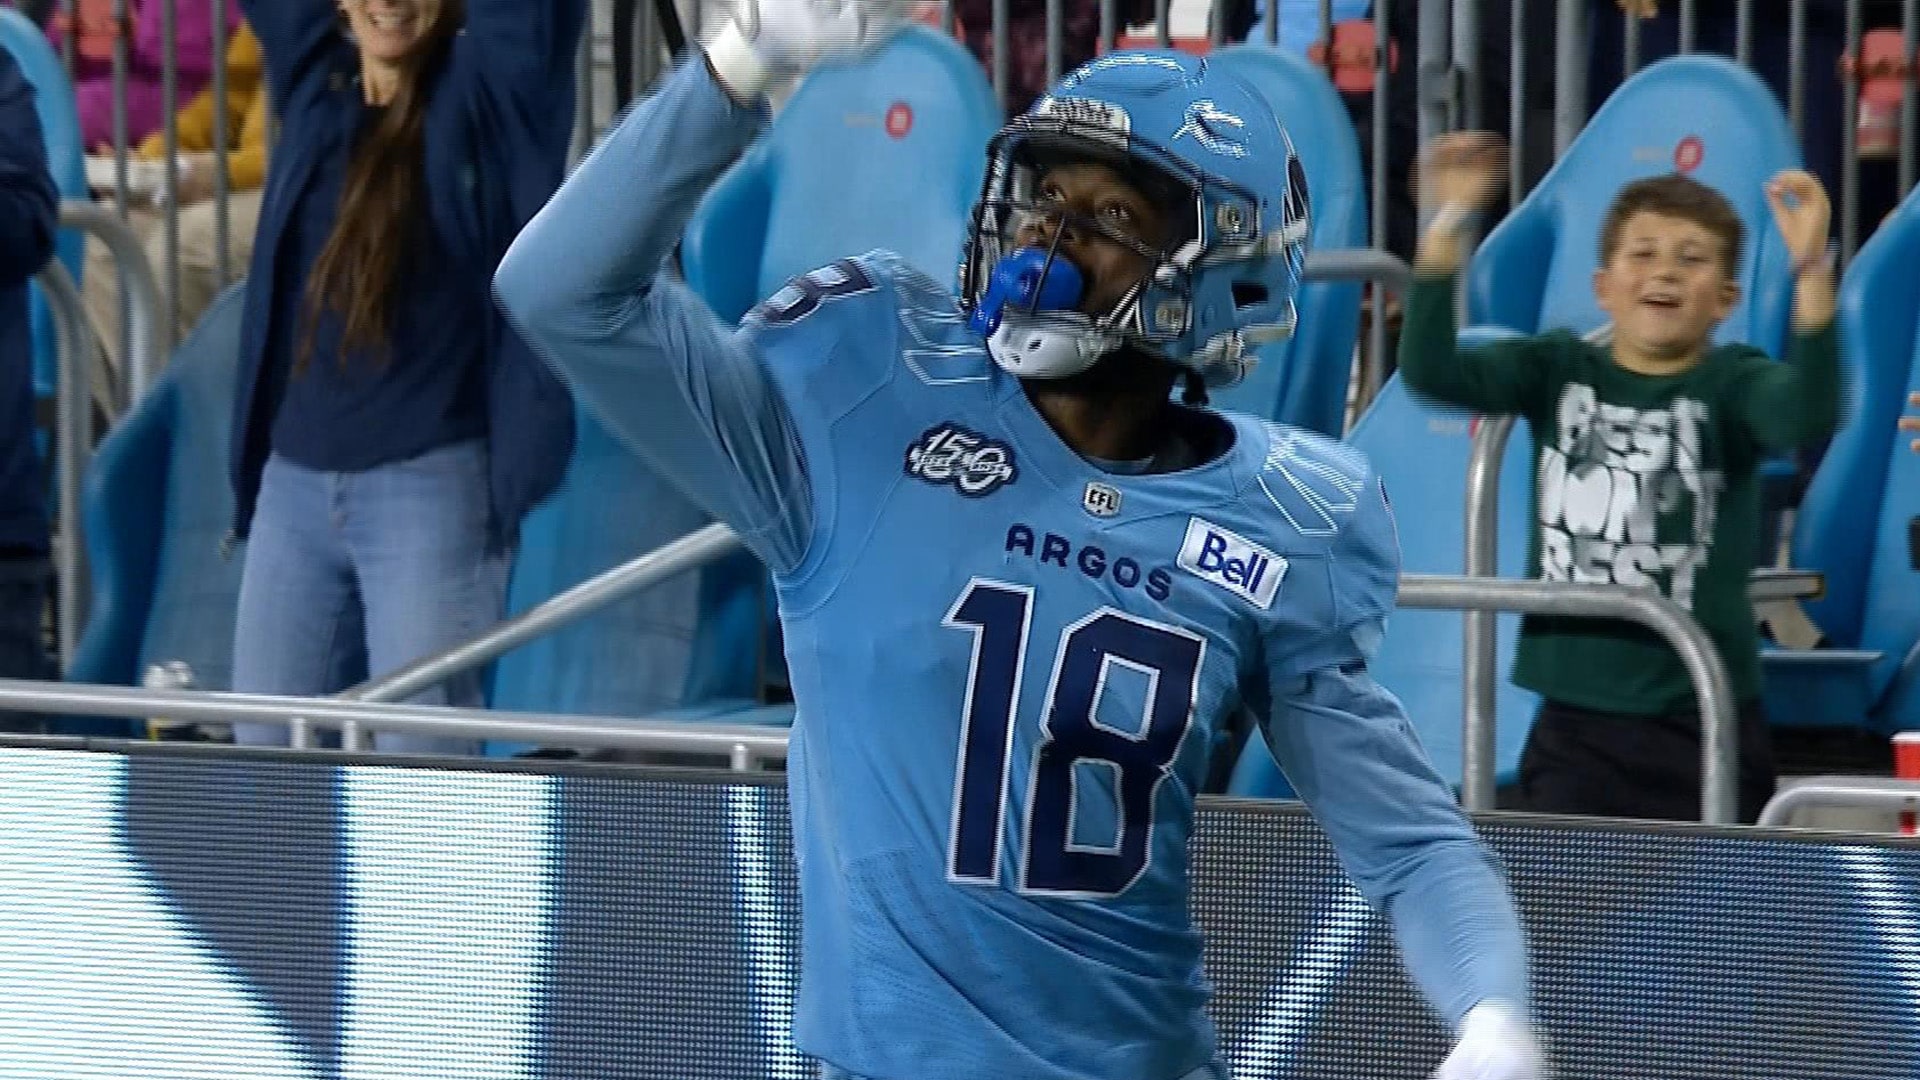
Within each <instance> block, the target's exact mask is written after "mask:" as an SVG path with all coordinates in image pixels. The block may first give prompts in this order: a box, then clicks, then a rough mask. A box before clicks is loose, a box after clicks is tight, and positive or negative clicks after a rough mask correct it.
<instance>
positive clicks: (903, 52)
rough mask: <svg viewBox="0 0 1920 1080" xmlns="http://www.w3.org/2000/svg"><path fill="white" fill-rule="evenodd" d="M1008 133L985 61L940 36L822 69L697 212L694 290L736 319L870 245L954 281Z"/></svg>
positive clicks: (690, 240) (691, 237)
mask: <svg viewBox="0 0 1920 1080" xmlns="http://www.w3.org/2000/svg"><path fill="white" fill-rule="evenodd" d="M999 126H1000V110H999V107H998V106H996V105H995V104H994V99H993V90H992V88H991V87H990V86H989V85H988V83H987V79H986V75H985V74H984V73H983V72H982V71H981V69H980V63H979V61H977V60H975V59H974V58H973V56H972V54H970V53H968V52H967V50H966V49H965V48H964V47H962V46H961V45H960V44H958V43H957V42H955V41H953V40H952V39H951V38H949V37H946V36H945V35H943V34H941V33H939V32H938V31H937V30H931V29H928V28H926V27H919V26H915V27H909V28H908V29H907V30H906V31H905V32H904V33H902V34H901V35H900V36H899V37H897V38H896V39H895V40H894V41H893V42H892V43H891V44H889V45H887V46H886V47H885V48H884V49H882V50H880V51H879V52H878V53H876V54H874V55H873V56H871V57H869V58H867V59H865V60H863V61H861V62H860V63H858V64H852V65H844V66H840V67H835V68H830V69H822V70H821V71H819V72H817V73H816V74H814V75H813V76H812V77H811V78H809V79H808V80H807V81H806V82H805V83H804V84H802V86H801V87H800V89H799V90H798V91H796V92H795V93H794V95H793V98H792V100H790V101H789V102H788V103H787V106H786V108H785V109H783V110H782V111H781V112H780V115H779V117H778V118H777V119H776V120H775V121H774V124H773V128H772V130H771V131H769V132H768V133H767V135H766V136H765V137H764V138H763V139H761V141H760V142H759V143H758V144H757V145H755V146H754V148H753V149H752V150H750V151H748V152H747V154H746V155H745V156H744V157H743V158H742V159H741V160H740V162H739V163H738V164H737V165H735V166H734V168H733V169H732V170H731V171H729V172H728V174H727V175H726V177H725V178H723V179H722V180H721V181H720V183H719V184H717V185H715V186H714V189H713V190H712V191H711V192H709V193H708V195H707V198H706V199H705V201H703V202H702V203H701V206H700V210H699V212H698V213H697V214H696V215H695V217H694V220H693V223H692V224H691V226H690V227H689V228H688V230H687V234H686V238H685V243H684V244H683V246H682V248H681V262H682V267H683V270H684V273H685V275H686V279H687V283H688V285H690V286H691V287H692V288H693V290H694V291H695V292H697V293H699V294H700V296H701V297H702V298H704V299H705V300H706V301H707V303H708V304H709V305H710V306H712V308H713V309H714V311H716V312H717V313H719V315H720V317H721V318H724V319H727V320H729V321H737V320H739V318H740V317H741V316H743V315H745V314H746V313H747V310H748V309H749V308H751V307H752V306H753V305H754V304H755V303H758V302H759V301H760V300H761V299H762V298H764V297H766V296H769V295H771V294H772V293H773V292H774V291H775V290H777V289H779V288H780V286H782V285H784V284H785V283H786V282H787V280H788V279H789V278H792V277H794V276H795V275H798V274H803V273H805V272H807V271H808V270H812V269H815V268H817V267H820V266H825V265H826V264H828V263H830V262H832V261H833V260H835V259H842V258H845V257H846V256H848V255H850V254H859V253H860V252H863V251H868V250H871V249H874V248H888V249H891V250H893V251H897V252H899V253H900V254H901V255H902V256H904V257H905V258H906V260H907V261H908V262H910V263H912V264H913V265H914V266H916V267H918V268H919V269H920V270H922V271H924V272H926V273H928V274H930V275H932V276H933V277H934V279H935V280H938V281H953V280H955V277H956V274H957V272H958V268H959V265H960V255H961V244H962V241H963V238H964V237H965V235H966V225H967V220H968V216H969V214H970V213H971V211H972V207H973V203H974V200H975V199H977V198H978V197H979V194H980V182H981V178H982V177H983V175H984V174H985V171H986V147H987V141H988V140H989V139H991V138H992V137H993V133H994V132H995V131H996V130H998V129H999Z"/></svg>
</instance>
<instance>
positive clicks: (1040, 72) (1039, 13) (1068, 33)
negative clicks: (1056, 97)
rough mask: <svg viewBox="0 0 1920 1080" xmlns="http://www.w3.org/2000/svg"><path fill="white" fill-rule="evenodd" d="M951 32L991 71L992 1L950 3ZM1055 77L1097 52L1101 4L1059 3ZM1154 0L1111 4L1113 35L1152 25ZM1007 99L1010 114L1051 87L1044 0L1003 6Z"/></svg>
mask: <svg viewBox="0 0 1920 1080" xmlns="http://www.w3.org/2000/svg"><path fill="white" fill-rule="evenodd" d="M952 3H953V14H954V19H955V21H956V22H957V23H958V24H959V25H958V26H956V27H955V30H956V31H957V32H958V33H959V35H960V40H962V41H964V42H966V44H967V49H968V50H969V51H971V52H972V53H973V55H975V56H977V57H979V58H980V63H981V64H982V65H984V66H985V67H986V69H987V72H988V74H989V75H991V74H992V72H993V0H952ZM1060 9H1061V12H1062V15H1063V21H1062V25H1061V28H1060V73H1061V74H1062V75H1064V74H1066V73H1067V72H1069V71H1072V70H1073V69H1074V68H1077V67H1079V66H1080V65H1081V64H1084V63H1086V62H1087V61H1089V60H1091V59H1093V58H1094V56H1095V55H1096V54H1098V53H1099V51H1100V0H1061V4H1060ZM1153 17H1154V0H1114V12H1113V18H1114V27H1113V32H1114V35H1115V36H1116V37H1117V36H1119V35H1120V34H1121V33H1122V32H1123V31H1125V30H1126V28H1127V27H1129V26H1140V25H1143V24H1147V23H1151V22H1152V21H1153ZM1007 42H1008V45H1009V48H1008V50H1007V100H1006V107H1007V112H1008V114H1009V115H1018V114H1020V113H1023V112H1026V111H1027V107H1028V106H1030V105H1032V104H1033V102H1034V100H1035V99H1036V98H1038V97H1039V96H1040V95H1041V94H1044V93H1046V92H1047V87H1048V86H1049V85H1050V83H1049V82H1048V79H1047V5H1046V0H1008V2H1007Z"/></svg>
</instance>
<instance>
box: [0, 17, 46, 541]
mask: <svg viewBox="0 0 1920 1080" xmlns="http://www.w3.org/2000/svg"><path fill="white" fill-rule="evenodd" d="M59 224H60V201H59V196H58V195H57V194H55V192H54V187H53V176H52V174H50V173H49V172H48V171H47V147H46V142H45V141H44V140H43V139H42V137H41V134H40V117H39V114H38V113H36V112H35V111H34V104H33V87H32V86H30V85H28V83H27V80H26V77H25V76H23V75H21V74H20V65H19V64H17V63H16V62H15V61H14V59H13V54H12V53H9V52H8V51H7V50H5V49H3V48H0V554H6V555H23V554H32V553H40V554H43V553H45V552H46V550H47V477H46V471H45V470H44V469H43V468H42V466H41V463H40V453H39V451H38V450H37V449H36V448H35V446H34V442H33V432H34V427H33V337H32V334H31V332H30V331H29V330H28V327H27V283H28V282H29V281H30V280H32V278H33V275H35V274H37V273H39V272H40V269H41V268H42V267H44V266H46V265H47V261H48V260H49V259H51V258H53V235H54V231H55V230H56V229H58V228H59Z"/></svg>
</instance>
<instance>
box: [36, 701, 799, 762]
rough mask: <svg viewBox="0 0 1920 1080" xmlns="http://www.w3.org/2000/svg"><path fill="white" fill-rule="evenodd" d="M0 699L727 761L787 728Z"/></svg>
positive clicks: (457, 712)
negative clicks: (705, 756)
mask: <svg viewBox="0 0 1920 1080" xmlns="http://www.w3.org/2000/svg"><path fill="white" fill-rule="evenodd" d="M0 709H17V710H21V711H25V712H40V713H61V714H66V715H73V716H118V717H126V718H129V719H141V718H144V717H150V716H166V717H169V718H172V719H177V720H185V721H194V722H199V723H234V722H242V723H270V724H286V725H288V726H296V725H300V724H303V723H307V724H313V725H316V726H319V727H323V728H345V726H346V725H347V724H350V723H353V724H360V725H362V726H364V727H366V728H370V729H373V730H376V731H402V732H406V733H408V734H413V735H429V736H441V737H446V738H458V739H497V740H501V741H505V742H539V743H542V744H544V745H549V746H578V747H593V748H601V747H607V748H617V749H629V750H649V751H657V752H668V753H687V754H712V755H714V756H716V757H717V756H722V755H725V756H727V757H728V758H730V759H731V760H732V762H733V764H734V767H735V768H737V769H742V770H744V769H750V768H754V767H756V766H757V765H758V764H759V763H761V762H767V761H780V760H783V759H784V758H785V757H786V752H787V733H786V732H785V731H784V730H781V729H779V728H772V727H756V726H752V725H746V724H710V723H689V722H686V721H673V720H630V719H622V718H619V717H612V716H567V715H557V714H547V713H513V712H495V711H492V710H486V709H450V708H442V707H439V706H432V705H395V704H390V703H372V702H359V701H339V700H335V699H330V698H297V697H277V696H271V695H266V694H230V693H215V692H209V691H204V690H155V689H134V688H132V687H126V686H102V685H95V684H89V683H62V682H33V681H30V680H25V679H0Z"/></svg>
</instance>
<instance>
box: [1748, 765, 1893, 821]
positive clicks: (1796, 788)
mask: <svg viewBox="0 0 1920 1080" xmlns="http://www.w3.org/2000/svg"><path fill="white" fill-rule="evenodd" d="M1915 802H1920V780H1898V779H1894V778H1892V777H1885V776H1814V777H1809V778H1807V779H1805V780H1801V781H1797V782H1795V783H1794V785H1793V786H1792V787H1788V788H1783V789H1782V790H1781V791H1780V792H1779V793H1778V794H1776V795H1774V797H1773V798H1771V799H1769V800H1767V805H1766V808H1765V809H1763V810H1761V811H1760V820H1759V822H1758V824H1760V825H1764V826H1768V827H1771V828H1776V829H1777V828H1785V827H1786V825H1787V823H1788V822H1789V821H1791V820H1793V815H1794V814H1795V813H1796V812H1798V811H1800V810H1804V809H1810V808H1812V807H1816V806H1823V807H1847V808H1853V809H1861V810H1906V809H1911V808H1912V807H1913V805H1914V803H1915Z"/></svg>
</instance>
